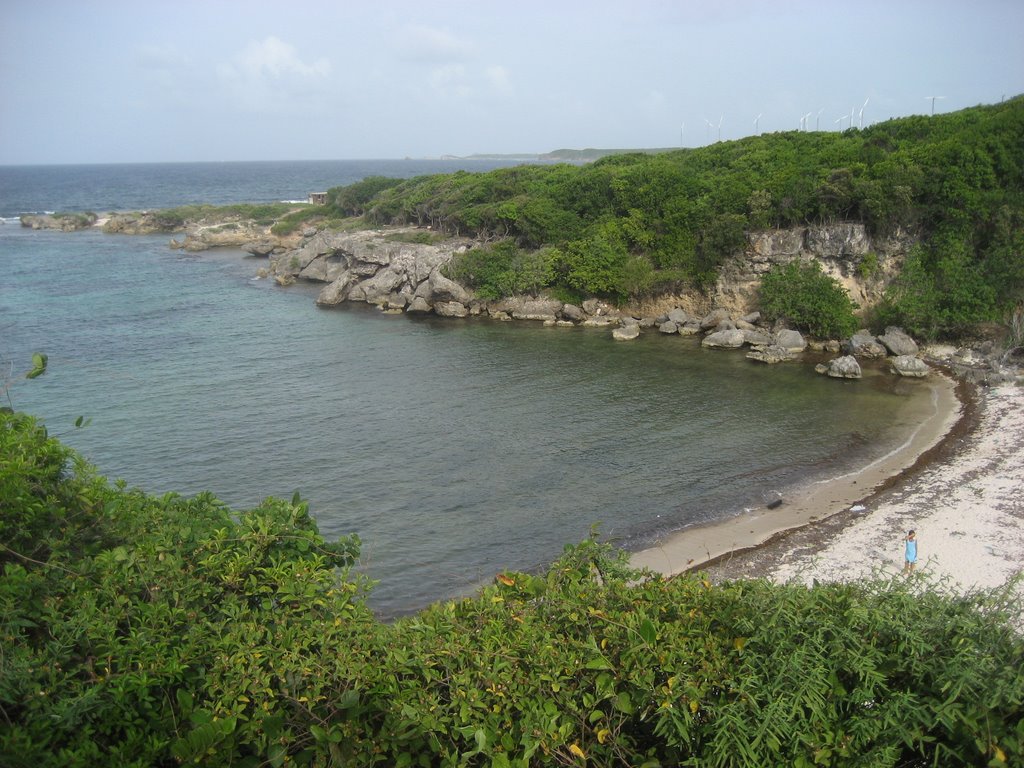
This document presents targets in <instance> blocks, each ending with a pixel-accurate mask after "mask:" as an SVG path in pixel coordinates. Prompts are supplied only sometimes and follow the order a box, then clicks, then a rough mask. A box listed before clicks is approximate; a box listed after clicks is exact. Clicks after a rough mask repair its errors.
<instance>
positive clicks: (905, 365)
mask: <svg viewBox="0 0 1024 768" xmlns="http://www.w3.org/2000/svg"><path fill="white" fill-rule="evenodd" d="M890 365H891V366H892V372H893V373H895V374H897V375H898V376H908V377H911V378H916V379H923V378H924V377H925V376H927V375H928V364H927V363H925V361H924V360H922V359H921V358H919V357H916V356H914V355H898V356H896V357H894V358H893V359H892V361H891V363H890Z"/></svg>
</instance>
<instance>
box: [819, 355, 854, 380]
mask: <svg viewBox="0 0 1024 768" xmlns="http://www.w3.org/2000/svg"><path fill="white" fill-rule="evenodd" d="M814 370H816V371H817V372H818V373H823V374H825V375H826V376H829V377H831V378H833V379H859V378H860V377H861V376H862V372H861V369H860V363H858V362H857V358H855V357H854V356H853V355H844V356H843V357H837V358H836V359H835V360H832V361H830V362H828V363H819V364H818V365H816V366H814Z"/></svg>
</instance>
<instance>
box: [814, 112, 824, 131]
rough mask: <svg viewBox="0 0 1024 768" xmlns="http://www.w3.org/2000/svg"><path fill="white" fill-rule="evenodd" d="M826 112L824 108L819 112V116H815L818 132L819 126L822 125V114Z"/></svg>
mask: <svg viewBox="0 0 1024 768" xmlns="http://www.w3.org/2000/svg"><path fill="white" fill-rule="evenodd" d="M824 111H825V108H824V107H822V108H821V109H819V110H818V114H817V115H816V116H815V118H814V130H815V131H817V130H818V127H819V126H820V125H821V113H822V112H824Z"/></svg>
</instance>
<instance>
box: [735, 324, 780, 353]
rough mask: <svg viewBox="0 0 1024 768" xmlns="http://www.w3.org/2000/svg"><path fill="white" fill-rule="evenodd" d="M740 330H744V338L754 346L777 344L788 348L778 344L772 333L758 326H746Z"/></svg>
mask: <svg viewBox="0 0 1024 768" xmlns="http://www.w3.org/2000/svg"><path fill="white" fill-rule="evenodd" d="M740 330H741V331H743V338H744V339H745V340H746V342H747V344H749V345H750V346H752V347H768V346H777V347H780V348H782V349H786V348H785V346H782V345H780V344H777V343H776V341H775V339H774V338H773V337H772V335H771V334H770V333H768V332H767V331H761V330H758V329H757V328H753V329H750V330H748V329H746V328H741V329H740ZM786 353H787V355H788V354H789V350H786Z"/></svg>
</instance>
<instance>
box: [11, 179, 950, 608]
mask: <svg viewBox="0 0 1024 768" xmlns="http://www.w3.org/2000/svg"><path fill="white" fill-rule="evenodd" d="M505 164H509V163H505ZM498 165H501V163H494V162H484V161H461V162H460V161H455V160H446V161H330V162H323V163H316V162H301V163H286V162H281V163H195V164H166V165H110V166H37V167H0V217H2V219H3V223H2V224H0V273H2V274H3V275H4V280H3V285H2V288H0V365H2V367H0V375H2V376H3V380H4V381H5V383H6V385H7V390H8V392H7V398H9V399H10V402H11V404H12V405H13V406H14V407H15V408H16V409H18V410H22V411H26V412H28V413H32V414H34V415H36V416H38V417H40V418H42V419H43V420H44V421H45V423H46V424H47V426H48V427H49V429H50V431H51V434H55V435H57V436H59V437H60V438H61V439H63V440H64V441H65V442H66V443H67V444H69V445H71V446H72V447H74V448H75V449H77V450H78V451H80V452H81V453H82V454H83V455H84V456H85V457H86V459H88V460H89V461H90V462H91V463H93V464H94V465H95V466H96V467H97V468H98V470H99V471H100V472H101V473H102V474H104V475H106V476H107V477H109V478H111V479H123V480H124V481H125V482H127V483H128V484H129V485H131V486H137V487H140V488H143V489H144V490H146V491H148V492H151V493H154V494H162V493H165V492H169V491H176V492H179V493H182V494H185V495H192V494H195V493H199V492H201V491H211V492H212V493H214V494H215V495H217V496H218V497H219V498H221V499H222V500H224V501H225V502H226V503H228V504H230V505H231V506H232V507H234V508H236V509H245V508H249V507H251V506H254V505H256V504H258V503H259V502H260V500H261V499H263V498H266V497H269V496H279V497H284V498H291V496H292V494H293V493H294V492H295V491H299V492H300V494H301V495H302V497H303V498H305V499H307V500H308V501H309V503H310V509H311V512H312V513H313V515H314V516H315V517H316V519H317V521H318V524H319V526H320V529H321V531H322V532H323V533H324V534H325V535H327V536H337V535H343V534H348V533H357V534H358V535H359V536H360V537H361V539H362V541H363V551H362V558H361V562H360V564H359V566H358V570H359V571H360V572H362V573H364V574H365V575H366V576H367V577H369V578H370V579H373V580H374V581H376V582H377V583H376V586H375V587H374V588H373V591H372V593H371V597H370V603H371V605H372V606H373V607H374V609H375V610H376V611H377V612H378V613H379V614H380V615H381V616H383V617H393V616H397V615H401V614H405V613H409V612H412V611H415V610H418V609H420V608H422V607H424V606H426V605H427V604H429V603H431V602H433V601H436V600H439V599H445V598H449V597H454V596H457V595H463V594H466V593H468V592H471V591H472V590H473V589H475V588H476V587H477V586H479V585H480V584H483V583H487V582H489V581H490V580H491V579H493V577H494V575H495V574H496V573H498V572H499V571H501V570H504V569H518V570H531V569H537V568H542V567H543V566H544V565H545V564H546V563H549V562H551V561H552V560H553V559H554V558H556V557H557V556H558V555H559V553H560V552H561V551H562V549H563V547H564V546H565V545H566V544H569V543H575V542H578V541H580V540H582V539H583V538H586V537H587V536H588V535H589V533H590V531H591V530H592V527H593V526H598V530H599V531H600V532H601V534H602V536H604V537H605V538H607V539H609V540H612V541H614V542H615V543H616V544H617V545H619V546H622V547H626V548H629V549H638V548H641V547H643V546H645V545H648V544H650V543H651V542H653V541H654V540H656V539H657V538H658V537H660V536H663V535H665V534H667V533H670V532H672V531H676V530H679V529H681V528H685V527H687V526H692V525H699V524H701V523H706V522H709V521H712V520H717V519H721V518H723V517H726V516H730V515H735V514H737V513H739V512H741V511H742V510H743V509H744V508H753V507H763V506H764V503H765V500H766V498H768V494H770V493H772V492H775V491H779V492H787V490H788V489H792V488H794V487H796V486H800V485H803V484H806V483H808V482H811V481H815V480H820V479H823V478H828V477H830V476H834V475H836V474H839V473H842V472H845V471H848V470H849V469H850V468H851V467H855V466H858V465H861V464H866V463H868V462H869V461H871V460H873V459H874V458H876V457H878V456H880V455H882V454H884V453H886V452H888V451H889V450H891V449H892V448H893V447H894V446H895V445H898V444H900V443H901V442H902V441H904V440H905V439H906V437H907V435H908V434H909V433H910V431H912V429H913V428H914V426H915V425H916V424H917V423H918V422H919V420H920V418H921V415H922V413H924V412H926V411H927V410H928V409H929V408H930V399H929V392H928V388H927V385H922V384H921V383H920V382H915V381H907V380H898V379H896V378H894V377H891V376H888V375H885V374H882V373H880V372H878V371H875V370H873V369H870V368H869V369H867V370H866V375H865V378H864V379H862V380H861V381H857V382H845V381H833V380H829V379H827V378H825V377H822V376H819V375H818V374H815V373H814V372H813V369H812V366H811V365H809V364H784V365H776V366H765V365H762V364H759V363H753V362H751V361H748V360H747V359H746V358H745V357H744V354H743V353H742V352H732V351H707V350H703V349H702V348H701V347H700V345H699V342H698V341H697V340H695V339H688V338H683V337H679V336H673V337H667V336H662V335H661V334H659V333H656V332H646V333H644V334H643V335H641V337H640V338H639V339H638V340H636V341H634V342H616V341H613V340H612V338H611V335H610V332H608V331H605V330H595V329H583V328H543V327H541V326H540V325H538V324H532V323H498V322H492V321H488V320H484V319H468V320H453V319H443V318H436V317H422V318H413V317H411V316H405V315H397V316H396V315H386V314H383V313H381V312H379V311H377V310H376V309H375V308H372V307H368V306H365V305H351V306H344V307H342V308H340V309H330V310H324V309H319V308H317V307H316V306H315V303H314V298H315V296H316V293H317V290H318V286H315V285H305V284H301V283H300V284H297V285H294V286H290V287H288V288H282V287H279V286H277V285H276V284H274V283H273V282H272V281H268V280H260V279H256V271H257V269H258V267H259V266H260V265H261V264H262V262H261V261H260V260H259V259H256V258H255V257H251V256H249V255H247V254H245V253H243V252H241V251H237V250H233V249H224V250H216V251H208V252H204V253H201V254H188V253H182V252H180V251H174V250H171V249H170V248H169V247H168V244H167V243H168V240H169V238H168V237H148V236H123V235H104V234H103V233H102V232H99V231H96V230H89V231H83V232H73V233H59V232H47V231H32V230H29V229H25V228H22V227H21V226H19V224H18V223H17V221H16V218H15V217H16V216H18V215H19V214H21V213H26V212H39V211H80V210H91V211H96V212H98V213H104V212H107V211H114V210H136V209H154V208H165V207H170V206H173V205H181V204H186V203H213V204H222V203H229V202H267V201H274V200H294V199H304V198H305V197H306V195H307V194H308V193H309V192H311V191H320V190H324V189H327V188H329V187H332V186H338V185H342V184H348V183H352V182H354V181H357V180H358V179H360V178H364V177H365V176H368V175H393V176H401V177H407V176H413V175H419V174H423V173H431V172H450V171H453V170H457V169H459V168H465V169H467V170H487V169H489V168H491V167H496V166H498ZM36 351H40V352H45V353H46V354H47V355H48V356H49V370H48V372H47V373H46V375H45V376H43V377H41V378H38V379H34V380H31V381H28V380H26V379H25V378H24V373H25V372H26V371H27V370H28V369H29V368H30V367H31V356H32V353H33V352H36ZM79 416H82V417H85V418H87V419H90V420H91V421H90V423H89V425H88V426H87V427H84V428H76V427H75V426H74V422H75V420H76V419H77V418H78V417H79Z"/></svg>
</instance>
